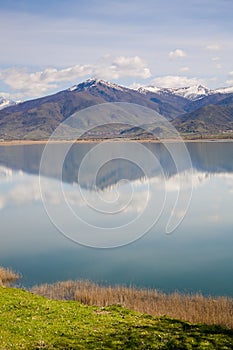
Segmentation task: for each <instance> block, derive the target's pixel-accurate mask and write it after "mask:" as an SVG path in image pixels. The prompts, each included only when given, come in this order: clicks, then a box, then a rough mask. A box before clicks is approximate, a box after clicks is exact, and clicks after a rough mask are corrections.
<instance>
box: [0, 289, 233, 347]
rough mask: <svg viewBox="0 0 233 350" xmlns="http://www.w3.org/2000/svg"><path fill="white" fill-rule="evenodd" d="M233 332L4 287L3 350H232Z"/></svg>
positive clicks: (0, 310) (0, 309) (0, 295)
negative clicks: (53, 298)
mask: <svg viewBox="0 0 233 350" xmlns="http://www.w3.org/2000/svg"><path fill="white" fill-rule="evenodd" d="M232 348H233V331H232V330H229V329H224V328H221V327H219V326H207V325H193V324H190V323H187V322H181V321H178V320H175V319H171V318H168V317H165V316H164V317H158V318H156V317H153V316H149V315H145V314H140V313H137V312H134V311H130V310H128V309H125V308H123V307H121V306H110V307H105V308H100V307H93V306H87V305H82V304H79V303H77V302H75V301H59V300H49V299H46V298H44V297H41V296H38V295H35V294H32V293H30V292H28V291H23V290H20V289H13V288H5V287H0V349H1V350H3V349H4V350H6V349H7V350H8V349H17V350H18V349H34V350H35V349H63V350H65V349H70V350H71V349H232Z"/></svg>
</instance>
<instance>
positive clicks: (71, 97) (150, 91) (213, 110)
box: [0, 79, 233, 140]
mask: <svg viewBox="0 0 233 350" xmlns="http://www.w3.org/2000/svg"><path fill="white" fill-rule="evenodd" d="M104 102H128V103H134V104H139V105H142V106H145V107H148V108H151V109H152V110H155V111H157V112H159V113H160V114H161V115H163V116H164V117H165V118H167V119H168V120H169V121H170V122H171V123H172V124H173V125H174V126H175V127H176V128H177V129H178V131H179V132H181V133H182V134H183V135H184V136H186V137H196V136H198V137H207V136H210V135H218V136H219V135H222V136H224V137H226V136H228V137H231V136H232V135H233V87H232V88H223V89H216V90H211V89H208V88H206V87H204V86H202V85H198V86H190V87H183V88H158V87H154V86H147V87H139V88H137V89H131V88H127V87H123V86H120V85H117V84H113V83H110V82H107V81H104V80H99V79H88V80H87V81H85V82H83V83H80V84H78V85H74V86H72V87H71V88H69V89H67V90H63V91H60V92H58V93H56V94H53V95H50V96H45V97H41V98H38V99H34V100H29V101H25V102H21V103H17V104H16V103H14V102H11V105H8V106H6V105H7V102H5V108H3V109H1V110H0V139H4V140H12V139H30V140H40V139H47V138H48V137H50V135H51V133H52V132H53V131H54V129H55V128H56V127H57V126H58V125H59V123H61V122H62V121H64V120H65V119H66V118H68V117H69V116H70V115H72V114H73V113H75V112H77V111H80V110H82V109H84V108H87V107H90V106H93V105H96V104H100V103H104ZM9 103H10V102H9ZM3 104H4V101H3ZM0 106H1V99H0ZM100 118H101V117H100ZM100 122H101V120H100ZM129 122H130V121H129ZM116 123H117V119H116ZM99 134H101V137H103V136H104V137H112V136H114V137H116V136H118V134H119V135H121V136H122V137H123V136H124V135H125V136H127V137H129V135H130V137H139V136H140V135H141V131H140V130H138V128H136V129H135V130H131V131H130V133H128V132H127V130H122V128H119V133H117V132H116V129H114V133H113V130H111V128H110V129H108V128H105V129H104V130H101V132H100V133H99ZM113 134H114V135H113ZM95 135H97V137H98V132H97V133H96V134H95ZM144 136H145V135H144Z"/></svg>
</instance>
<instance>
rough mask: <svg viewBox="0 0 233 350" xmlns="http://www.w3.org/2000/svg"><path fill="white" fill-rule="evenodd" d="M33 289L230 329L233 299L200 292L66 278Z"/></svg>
mask: <svg viewBox="0 0 233 350" xmlns="http://www.w3.org/2000/svg"><path fill="white" fill-rule="evenodd" d="M32 291H33V292H35V293H38V294H41V295H44V296H47V297H48V298H50V299H72V300H77V301H79V302H81V303H84V304H87V305H97V306H102V307H103V306H108V305H115V304H120V305H122V306H125V307H127V308H129V309H132V310H136V311H139V312H142V313H147V314H151V315H154V316H163V315H167V316H170V317H173V318H176V319H180V320H184V321H189V322H192V323H204V324H209V325H213V324H216V325H222V326H225V327H228V328H233V299H232V298H228V297H216V298H214V297H204V296H203V295H201V294H195V295H183V294H180V293H172V294H165V293H162V292H159V291H157V290H150V289H137V288H134V287H129V288H127V287H122V286H115V287H111V286H107V287H105V286H101V285H98V284H96V283H92V282H90V281H66V282H58V283H54V284H51V285H49V284H44V285H41V286H35V287H33V289H32Z"/></svg>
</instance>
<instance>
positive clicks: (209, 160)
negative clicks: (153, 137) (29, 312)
mask: <svg viewBox="0 0 233 350" xmlns="http://www.w3.org/2000/svg"><path fill="white" fill-rule="evenodd" d="M144 146H145V147H147V148H148V150H149V151H151V152H152V154H153V155H155V156H156V158H157V159H158V162H159V163H158V164H155V165H153V164H150V165H151V168H150V172H149V178H148V176H145V173H144V172H143V166H142V165H141V166H140V165H139V164H135V163H134V162H132V161H130V160H127V159H121V158H120V157H119V156H118V157H116V159H114V160H112V161H111V160H109V161H107V162H106V164H103V165H102V166H101V167H100V169H99V171H98V173H97V176H96V182H94V180H93V174H94V170H93V169H92V166H94V165H93V164H94V163H95V162H96V164H100V163H101V152H98V153H95V152H94V151H93V152H92V155H91V156H90V157H89V158H90V159H89V161H90V162H89V163H88V164H89V166H88V165H86V167H84V168H83V170H82V176H81V177H79V176H78V171H79V168H80V164H81V161H82V160H83V159H85V155H86V154H87V153H88V152H90V150H91V149H92V148H93V147H95V145H94V144H76V145H74V146H73V147H72V148H71V150H70V151H69V153H68V154H67V156H66V158H65V162H64V165H63V172H62V181H63V184H62V191H63V195H64V196H61V194H60V193H59V191H58V187H59V186H58V184H59V174H57V171H56V157H57V155H58V154H59V152H60V149H61V148H62V147H63V145H54V146H53V154H54V159H53V161H52V162H51V167H50V168H49V169H47V170H46V169H42V173H41V176H42V182H43V189H42V194H44V196H45V197H46V198H45V200H46V205H45V206H46V209H47V211H48V212H49V214H50V217H49V215H48V213H47V212H46V210H45V206H44V205H43V203H42V199H41V189H40V186H39V169H40V160H41V155H42V152H43V149H44V146H43V145H27V146H25V145H24V146H10V147H9V146H8V147H6V146H1V147H0V222H1V231H0V265H3V266H8V267H12V268H13V269H15V270H17V271H19V272H21V273H22V275H23V279H22V281H21V283H22V285H23V286H27V287H29V286H32V285H34V284H39V283H44V282H49V283H50V282H55V281H58V280H67V279H90V280H92V281H97V282H101V283H106V284H125V285H135V286H139V287H150V288H157V289H160V290H163V291H166V292H170V291H174V290H179V291H182V292H202V293H204V294H211V295H229V296H233V269H232V266H233V213H232V209H233V157H232V155H233V142H198V143H187V144H186V146H187V148H188V151H189V154H190V157H191V160H192V168H190V167H189V166H187V164H184V166H183V168H182V169H179V171H177V169H176V165H175V164H174V162H173V160H172V159H171V157H170V156H169V153H168V152H167V150H166V148H165V147H164V146H163V145H161V144H159V143H154V144H153V143H151V144H145V145H144ZM122 147H126V148H127V147H128V146H127V144H125V145H124V146H122ZM172 147H173V148H174V149H176V150H177V152H178V153H179V144H174V145H173V146H172ZM108 151H109V152H110V154H111V152H112V154H114V146H113V145H112V144H111V145H109V148H108ZM135 152H137V151H135ZM93 155H94V158H93ZM102 156H103V155H102ZM136 156H137V157H139V158H140V156H141V155H140V152H138V153H137V154H136ZM122 158H124V157H122ZM143 162H144V163H143V164H145V167H147V164H146V163H147V162H148V163H149V162H151V160H148V159H144V160H143ZM161 169H162V170H161ZM147 175H148V174H147ZM179 183H181V186H182V191H183V195H185V193H186V192H187V194H190V193H191V190H190V187H191V183H192V184H193V192H192V197H191V202H190V205H189V208H188V210H187V212H186V211H185V210H183V211H182V210H181V209H182V208H179V210H177V211H176V212H175V214H174V215H177V216H178V217H179V216H180V218H182V217H184V218H183V221H182V222H181V223H180V225H179V226H178V227H177V228H176V229H175V230H174V231H173V232H172V233H171V234H166V232H165V227H166V224H167V221H168V218H169V216H170V214H171V212H172V207H173V203H175V199H176V194H177V190H178V189H179ZM148 184H149V185H150V188H149V192H148ZM132 191H133V192H132ZM148 193H149V197H148ZM83 196H84V197H85V198H83ZM64 198H65V200H64ZM132 198H133V199H132ZM131 199H132V201H131ZM187 200H188V199H187ZM130 201H131V202H130ZM129 202H130V203H131V204H129ZM95 203H96V205H97V204H98V205H97V206H98V208H97V209H98V210H96V208H95ZM119 203H120V206H121V210H120V211H119V213H117V214H118V215H115V214H116V212H117V210H118V209H119V208H118V205H119ZM148 203H149V213H148V214H147V215H148V216H145V217H143V216H142V215H141V214H142V213H144V211H145V210H146V209H145V208H146V206H147V204H148ZM67 206H69V208H70V212H72V213H73V217H75V218H76V219H75V220H70V219H69V217H67V216H66V213H67ZM93 206H94V207H93ZM99 206H100V207H101V210H102V212H101V210H99ZM108 208H110V211H109V212H108ZM122 208H123V209H122ZM183 209H185V208H183ZM51 210H52V211H53V212H52V216H53V217H52V221H53V222H52V221H51ZM107 212H108V213H107ZM106 213H107V214H106ZM153 217H155V218H157V219H158V220H157V221H156V222H154V225H153V227H151V228H150V230H149V231H148V232H147V233H146V234H141V235H140V234H138V233H144V231H146V229H145V227H146V225H145V224H147V222H145V221H147V220H148V221H150V220H152V221H153ZM54 218H55V219H54ZM135 218H137V220H139V219H140V218H141V222H140V220H139V221H135V222H136V223H135V226H132V227H134V229H133V230H132V227H129V226H127V225H128V223H129V222H133V221H134V220H135ZM138 218H139V219H138ZM143 220H144V222H143ZM154 221H155V220H154ZM86 222H88V224H86ZM63 225H64V226H63ZM116 225H117V226H118V227H122V228H123V231H122V232H123V233H122V237H120V238H119V242H118V240H117V239H118V237H115V236H114V234H113V233H112V229H113V228H114V227H116ZM57 226H58V227H57ZM61 226H62V227H65V229H64V230H65V232H64V234H62V233H61V232H60V231H59V229H58V228H59V227H61ZM96 227H100V229H102V230H104V235H106V237H107V238H106V239H108V237H109V236H107V235H110V234H111V235H112V236H111V237H112V238H111V239H112V240H113V242H115V243H116V244H115V245H117V244H118V245H121V246H119V247H117V248H111V249H98V248H95V246H98V245H99V243H98V239H99V237H98V233H96V231H95V228H96ZM108 230H109V231H108ZM130 230H131V231H130ZM134 230H135V231H134ZM92 231H93V232H92ZM110 231H111V233H109V232H110ZM136 231H137V232H136ZM136 233H137V234H136ZM95 235H96V236H95ZM67 236H69V237H70V238H71V239H69V238H67ZM140 236H141V238H140V239H136V238H139V237H140ZM104 239H105V238H104ZM72 240H73V241H72ZM85 240H87V241H85ZM74 241H77V242H79V243H82V245H80V244H78V243H75V242H74ZM86 242H87V245H92V246H94V248H93V247H87V246H85V244H86ZM90 242H93V244H91V243H90ZM129 242H131V243H129ZM102 243H103V242H101V243H100V245H101V244H102ZM121 243H122V244H121ZM127 243H129V244H127ZM113 246H114V244H113Z"/></svg>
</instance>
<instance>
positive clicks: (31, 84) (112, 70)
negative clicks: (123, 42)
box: [0, 55, 151, 97]
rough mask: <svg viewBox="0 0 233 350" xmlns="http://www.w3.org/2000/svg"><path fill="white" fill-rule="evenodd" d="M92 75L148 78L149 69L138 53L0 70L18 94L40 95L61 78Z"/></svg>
mask: <svg viewBox="0 0 233 350" xmlns="http://www.w3.org/2000/svg"><path fill="white" fill-rule="evenodd" d="M90 76H95V77H98V78H102V79H118V78H121V77H139V78H143V79H144V78H149V77H150V76H151V73H150V70H149V68H148V67H147V65H146V63H145V62H144V61H143V60H142V59H141V58H140V57H138V56H133V57H125V56H118V57H115V58H111V57H110V56H108V55H107V56H105V57H103V60H102V62H101V63H98V64H95V65H94V64H92V65H90V64H87V65H74V66H71V67H67V68H63V69H57V68H53V67H50V68H46V69H44V70H42V71H37V72H29V71H28V69H27V68H18V67H17V68H16V67H14V68H8V69H3V70H1V71H0V80H2V81H3V82H4V83H5V84H7V85H8V86H10V87H11V88H12V89H14V90H17V91H20V93H21V94H22V96H32V97H35V96H40V95H42V94H45V93H46V92H47V91H48V90H51V89H58V88H59V85H60V84H61V83H62V82H70V84H71V83H73V82H75V81H76V80H79V79H80V78H82V77H90Z"/></svg>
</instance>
